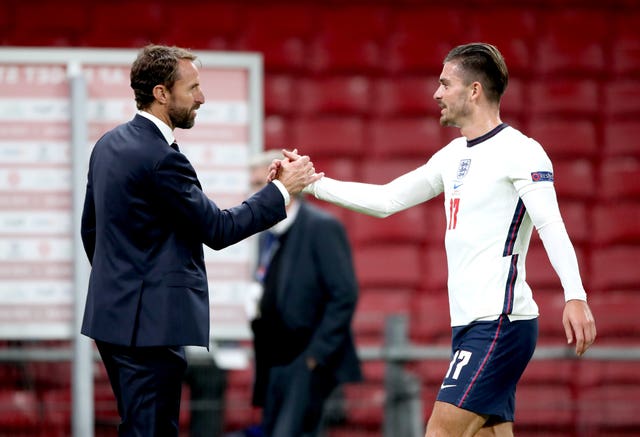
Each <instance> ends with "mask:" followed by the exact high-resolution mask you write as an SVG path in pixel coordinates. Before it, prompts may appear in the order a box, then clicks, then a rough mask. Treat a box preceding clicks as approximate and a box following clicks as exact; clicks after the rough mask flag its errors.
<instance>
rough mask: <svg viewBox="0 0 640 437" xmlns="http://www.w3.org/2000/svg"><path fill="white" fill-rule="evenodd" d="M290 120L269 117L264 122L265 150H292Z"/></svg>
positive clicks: (280, 117) (279, 116)
mask: <svg viewBox="0 0 640 437" xmlns="http://www.w3.org/2000/svg"><path fill="white" fill-rule="evenodd" d="M290 125H291V123H290V122H289V120H288V119H287V118H286V117H284V116H281V115H269V116H267V117H266V118H265V120H264V125H263V129H264V147H265V149H283V148H290V146H289V145H290V144H292V141H291V133H290Z"/></svg>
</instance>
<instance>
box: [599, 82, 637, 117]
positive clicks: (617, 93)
mask: <svg viewBox="0 0 640 437" xmlns="http://www.w3.org/2000/svg"><path fill="white" fill-rule="evenodd" d="M603 92H604V112H605V114H606V115H608V116H609V117H611V118H616V119H617V118H618V117H634V118H637V117H638V115H640V82H639V81H638V80H637V79H628V80H620V81H614V82H610V83H607V86H605V87H603Z"/></svg>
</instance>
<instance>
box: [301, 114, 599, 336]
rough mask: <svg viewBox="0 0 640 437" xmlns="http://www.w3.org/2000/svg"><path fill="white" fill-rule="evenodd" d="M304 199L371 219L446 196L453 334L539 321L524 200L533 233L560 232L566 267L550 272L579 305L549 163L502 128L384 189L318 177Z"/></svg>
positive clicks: (444, 152) (451, 149)
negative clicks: (503, 319) (529, 272)
mask: <svg viewBox="0 0 640 437" xmlns="http://www.w3.org/2000/svg"><path fill="white" fill-rule="evenodd" d="M538 190H540V191H538ZM305 191H307V192H311V193H312V194H313V195H315V196H316V197H317V198H319V199H322V200H326V201H329V202H332V203H335V204H338V205H341V206H344V207H346V208H349V209H353V210H355V211H359V212H363V213H366V214H370V215H374V216H377V217H386V216H388V215H390V214H393V213H394V212H397V211H401V210H403V209H407V208H409V207H411V206H414V205H417V204H419V203H421V202H424V201H426V200H429V199H432V198H434V197H436V196H438V195H439V194H441V193H443V192H444V210H445V214H446V218H447V222H446V223H447V225H446V234H445V247H446V253H447V264H448V292H449V309H450V313H451V325H452V326H462V325H466V324H469V323H471V322H473V321H476V320H495V319H497V318H498V317H499V316H500V315H501V314H508V315H509V317H510V318H511V319H530V318H534V317H536V316H537V315H538V306H537V305H536V303H535V301H534V300H533V296H532V292H531V289H530V287H529V285H528V284H527V282H526V270H525V258H526V255H527V250H528V248H529V241H530V238H531V233H532V230H533V222H532V220H531V217H530V215H529V213H528V212H527V209H526V208H525V204H524V202H523V200H522V198H523V196H526V199H528V200H529V203H528V204H529V205H530V206H535V207H536V214H535V217H536V218H537V219H536V225H537V226H538V229H540V228H542V227H544V226H547V225H548V224H549V223H555V224H556V225H558V224H559V225H560V226H559V227H558V228H557V229H560V232H559V233H560V234H561V235H562V238H558V242H557V243H556V244H557V247H558V248H559V250H558V252H562V253H563V254H569V255H567V256H564V258H566V259H569V261H570V262H567V263H565V264H566V265H562V264H563V263H562V262H556V264H557V268H556V270H558V269H560V270H561V271H560V272H559V273H562V275H561V276H562V277H563V278H564V279H563V286H564V287H565V295H566V298H567V299H569V298H580V299H585V296H586V295H585V293H584V288H583V287H582V284H581V281H580V277H579V273H578V268H577V262H575V252H574V251H573V247H572V246H571V243H570V241H569V239H568V237H567V236H566V231H565V229H564V225H562V218H561V216H560V212H559V209H558V206H557V202H556V200H555V191H554V189H553V169H552V165H551V161H550V159H549V157H548V156H547V154H546V153H545V151H544V150H543V148H542V146H541V145H540V144H539V143H538V142H536V141H535V140H533V139H531V138H529V137H526V136H525V135H523V134H522V133H521V132H519V131H518V130H516V129H514V128H512V127H510V126H508V125H506V124H501V125H499V126H498V127H496V128H495V129H493V130H492V131H491V132H489V133H487V134H486V135H483V136H481V137H479V138H476V139H474V140H471V141H467V139H466V138H464V137H460V138H457V139H455V140H453V141H451V142H450V143H449V144H448V145H446V146H445V147H443V148H442V149H440V150H439V151H438V152H436V153H435V154H434V155H433V156H432V157H431V158H430V159H429V160H428V162H427V163H426V164H424V165H423V166H421V167H419V168H417V169H415V170H413V171H411V172H409V173H406V174H404V175H402V176H400V177H398V178H397V179H394V180H393V181H391V182H389V183H388V184H385V185H372V184H363V183H358V182H342V181H336V180H333V179H330V178H327V177H324V178H322V179H321V180H319V181H317V182H315V183H314V184H312V185H311V186H310V187H308V189H305ZM540 199H543V201H542V202H540V201H539V200H540ZM545 244H547V243H546V242H545ZM554 267H556V266H554Z"/></svg>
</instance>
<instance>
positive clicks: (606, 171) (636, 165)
mask: <svg viewBox="0 0 640 437" xmlns="http://www.w3.org/2000/svg"><path fill="white" fill-rule="evenodd" d="M599 181H600V183H599V184H598V186H597V194H598V198H600V199H602V200H616V199H627V200H628V199H634V198H635V199H637V198H640V157H630V156H624V157H615V158H605V159H603V160H602V161H601V165H600V177H599Z"/></svg>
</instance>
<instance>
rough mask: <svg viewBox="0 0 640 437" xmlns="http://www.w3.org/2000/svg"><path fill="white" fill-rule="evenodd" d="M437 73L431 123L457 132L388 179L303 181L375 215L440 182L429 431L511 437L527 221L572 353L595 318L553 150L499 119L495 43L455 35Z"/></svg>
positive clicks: (522, 348) (524, 325)
mask: <svg viewBox="0 0 640 437" xmlns="http://www.w3.org/2000/svg"><path fill="white" fill-rule="evenodd" d="M439 83H440V85H439V86H438V87H437V89H436V91H435V93H434V95H433V97H434V99H435V100H436V102H437V104H438V106H439V107H440V109H441V111H440V124H441V125H443V126H453V127H457V128H459V129H460V132H461V134H462V136H461V137H459V138H456V139H454V140H453V141H451V142H450V143H449V144H448V145H446V146H445V147H443V148H442V149H441V150H440V151H438V152H437V153H435V154H434V155H433V156H431V157H430V158H429V159H428V161H427V162H426V164H424V165H423V166H421V167H419V168H417V169H416V170H413V171H411V172H409V173H407V174H405V175H403V176H400V177H399V178H397V179H395V180H393V181H391V182H389V183H388V184H385V185H373V184H365V183H357V182H343V181H337V180H334V179H330V178H328V177H324V178H322V179H320V180H319V181H317V182H315V183H314V184H312V185H311V186H310V187H308V188H306V189H305V192H307V191H308V192H310V193H313V194H314V195H315V196H316V197H317V198H318V199H322V200H325V201H328V202H331V203H334V204H336V205H341V206H343V207H346V208H349V209H352V210H354V211H359V212H362V213H365V214H369V215H373V216H377V217H386V216H389V215H391V214H393V213H396V212H398V211H402V210H404V209H407V208H410V207H412V206H414V205H417V204H419V203H422V202H425V201H427V200H429V199H433V198H435V197H437V196H439V195H440V194H441V193H444V209H445V216H446V223H447V226H446V233H445V247H446V252H447V263H448V271H449V278H448V289H449V310H450V314H451V326H452V355H451V363H450V366H449V368H448V369H447V371H446V374H445V376H444V379H443V381H442V385H441V387H440V391H439V393H438V396H437V400H436V401H435V404H434V406H433V410H432V413H431V417H430V418H429V421H428V423H427V429H426V437H436V436H438V437H441V436H450V437H461V436H462V437H467V436H474V435H477V436H489V435H497V436H512V435H513V420H514V410H515V391H516V384H517V382H518V381H519V379H520V376H521V375H522V373H523V372H524V370H525V368H526V366H527V364H528V363H529V361H530V359H531V357H532V355H533V352H534V349H535V346H536V342H537V338H538V306H537V305H536V303H535V301H534V299H533V294H532V291H531V289H530V287H529V285H528V284H527V282H526V281H525V277H526V274H525V258H526V254H527V249H528V247H529V241H530V238H531V233H532V231H533V227H534V226H535V228H536V229H537V231H538V233H539V235H540V238H541V240H542V242H543V244H544V247H545V250H546V252H547V255H548V257H549V260H550V262H551V264H552V266H553V268H554V270H555V271H556V273H557V274H558V276H559V278H560V281H561V284H562V287H563V289H564V297H565V302H566V303H565V308H564V312H563V317H562V323H563V326H564V330H565V334H566V338H567V342H568V343H575V352H576V354H577V355H578V356H581V355H582V354H583V353H584V352H585V351H586V350H587V349H588V348H589V346H590V345H591V344H592V343H593V342H594V341H595V337H596V327H595V321H594V318H593V315H592V314H591V310H590V308H589V305H588V304H587V294H586V292H585V289H584V287H583V285H582V280H581V277H580V272H579V268H578V262H577V257H576V254H575V250H574V248H573V245H572V243H571V241H570V239H569V236H568V234H567V231H566V229H565V226H564V223H563V220H562V217H561V214H560V209H559V206H558V202H557V199H556V193H555V188H554V185H553V179H554V174H553V167H552V164H551V160H550V159H549V157H548V156H547V154H546V153H545V151H544V149H543V148H542V146H541V145H540V144H539V143H538V142H537V141H535V140H533V139H531V138H528V137H526V136H525V135H523V134H522V133H521V132H519V131H518V130H516V129H515V128H513V127H511V126H509V125H508V124H506V123H504V122H502V120H501V119H500V99H501V97H502V95H503V93H504V91H505V89H506V87H507V83H508V71H507V66H506V64H505V62H504V59H503V57H502V55H501V53H500V52H499V51H498V49H497V48H496V47H494V46H492V45H490V44H485V43H471V44H465V45H461V46H458V47H456V48H454V49H453V50H451V52H449V54H448V55H447V56H446V58H445V59H444V65H443V69H442V73H441V74H440V78H439ZM284 152H285V156H287V157H289V158H290V159H292V160H295V159H296V158H297V154H296V153H292V152H288V151H284ZM275 174H277V173H275V172H274V173H272V175H275ZM433 310H434V311H440V310H441V309H440V308H434V309H433Z"/></svg>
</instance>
